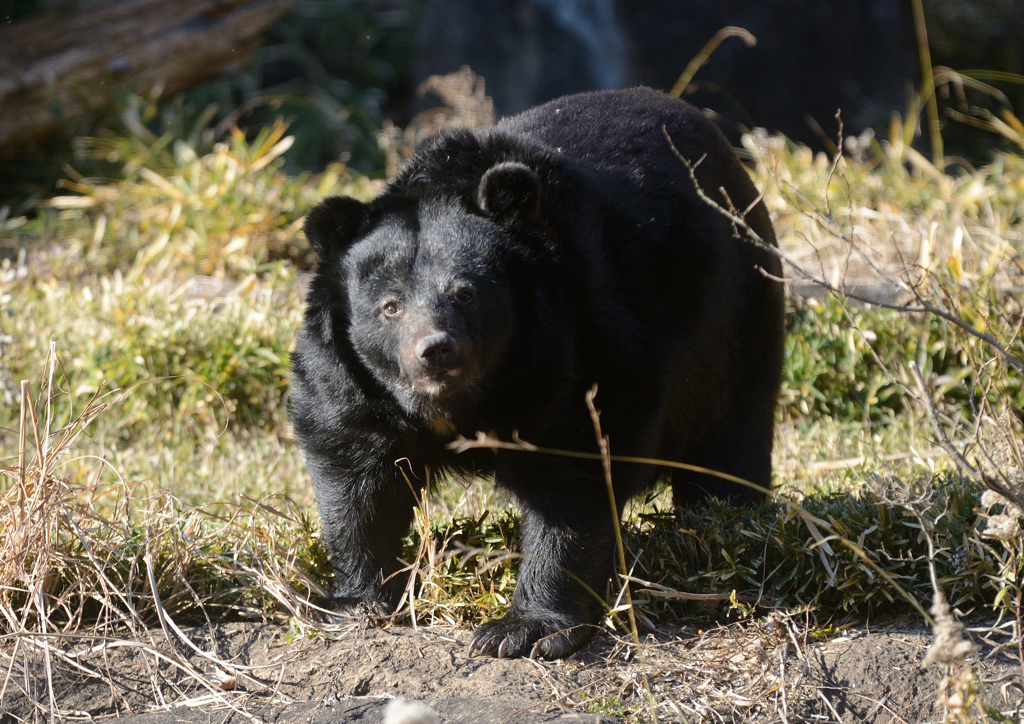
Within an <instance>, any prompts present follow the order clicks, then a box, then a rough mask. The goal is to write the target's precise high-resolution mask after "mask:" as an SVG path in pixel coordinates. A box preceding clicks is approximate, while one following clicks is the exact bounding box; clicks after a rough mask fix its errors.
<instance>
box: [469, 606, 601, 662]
mask: <svg viewBox="0 0 1024 724" xmlns="http://www.w3.org/2000/svg"><path fill="white" fill-rule="evenodd" d="M596 632H597V626H595V625H593V624H589V623H582V622H580V621H572V620H568V618H567V617H560V616H559V617H546V618H536V617H532V616H523V615H516V614H509V615H508V616H505V618H500V619H496V620H494V621H488V622H487V623H485V624H483V625H482V626H480V628H478V629H477V630H476V633H475V634H473V639H472V640H471V641H470V642H469V655H470V656H476V655H481V656H495V657H497V658H499V659H511V658H517V657H520V656H529V657H530V658H531V659H538V658H540V659H564V658H565V657H566V656H569V655H570V654H572V653H573V652H575V651H576V650H577V649H579V648H580V647H582V646H583V645H584V644H586V643H587V642H588V641H589V640H590V639H591V638H593V636H594V634H595V633H596Z"/></svg>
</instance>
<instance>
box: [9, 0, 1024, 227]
mask: <svg viewBox="0 0 1024 724" xmlns="http://www.w3.org/2000/svg"><path fill="white" fill-rule="evenodd" d="M923 9H924V13H925V17H926V18H927V34H928V40H929V43H930V48H931V63H932V65H933V66H934V68H935V73H936V77H937V78H938V79H940V80H944V81H945V82H942V83H940V84H939V86H938V90H937V95H938V100H939V120H940V123H941V127H942V135H943V138H944V140H945V151H946V154H947V155H949V156H950V157H951V158H952V160H953V161H954V162H956V161H962V162H964V163H969V164H974V165H978V164H982V163H985V162H987V161H988V160H989V156H990V155H991V153H992V151H993V149H999V148H1002V147H1004V146H1005V144H1006V143H1008V141H1007V138H1006V136H1005V134H1000V133H999V132H998V131H994V130H993V128H992V127H991V126H992V124H993V122H995V123H996V124H998V123H999V122H1000V121H999V118H1000V113H1001V112H1003V111H1004V110H1010V111H1011V112H1013V113H1014V117H1017V116H1019V115H1020V114H1021V109H1022V108H1024V86H1022V85H1021V80H1022V78H1021V74H1022V73H1024V0H923ZM730 26H732V27H736V28H742V29H744V30H745V31H747V33H746V34H737V35H732V36H729V37H725V38H724V39H721V42H720V44H719V45H718V46H717V48H714V49H713V52H711V53H710V55H707V56H706V57H705V58H704V60H705V61H706V62H705V64H704V65H703V66H702V67H698V66H699V62H698V63H697V64H695V66H692V67H691V68H690V70H695V71H696V72H693V73H688V74H687V76H688V77H684V78H683V81H684V83H683V85H682V86H680V87H678V88H676V90H677V92H679V93H681V94H682V96H683V97H684V98H686V99H687V100H688V101H690V102H691V103H693V104H695V105H697V106H700V107H702V108H705V109H707V112H708V113H709V114H711V115H712V116H713V117H714V118H716V120H717V121H718V123H719V124H720V126H721V128H722V130H723V131H725V133H726V134H727V135H728V136H729V137H730V139H731V140H732V141H733V142H734V144H737V145H738V140H739V137H740V134H741V132H743V131H744V130H747V129H750V128H753V127H764V128H767V129H768V130H769V131H773V132H774V131H778V132H781V133H783V134H785V135H786V136H787V137H789V138H790V139H792V140H793V141H796V142H799V143H803V144H807V145H809V146H810V147H811V148H812V149H814V150H826V151H834V149H835V145H836V143H837V137H838V132H839V125H838V121H837V119H836V113H837V111H839V110H841V118H842V123H843V131H844V134H845V135H847V136H862V134H863V133H864V132H865V131H866V130H868V129H871V130H872V131H873V132H874V133H875V134H876V135H877V136H878V137H881V138H885V137H887V135H888V133H889V131H888V128H889V127H890V124H891V123H892V119H893V117H894V114H902V115H903V116H907V115H908V114H911V115H913V114H915V113H917V114H920V108H919V107H918V108H917V109H915V107H914V106H915V102H917V100H919V99H920V90H921V88H922V83H921V67H922V65H921V58H920V53H919V50H920V49H919V45H918V41H917V35H916V33H915V23H914V15H913V11H912V4H911V0H772V1H771V2H764V1H763V0H721V1H720V2H714V3H710V2H702V1H700V0H628V1H627V0H179V1H178V2H175V3H165V2H163V1H162V0H0V205H7V206H8V207H10V213H11V214H12V215H13V214H17V213H25V212H26V211H30V209H31V204H32V201H33V200H36V199H40V198H46V197H48V196H51V195H53V193H55V192H56V190H57V188H56V186H55V183H56V181H57V180H58V179H60V178H63V177H64V176H66V166H67V164H69V163H71V164H73V165H74V167H75V169H76V171H77V172H79V173H82V174H85V175H87V176H114V175H118V174H117V170H118V168H119V166H116V165H110V164H107V165H109V166H110V167H109V168H108V167H106V166H105V162H104V159H103V158H96V157H95V156H96V154H91V157H90V154H88V153H83V152H82V149H79V150H78V154H77V157H76V151H75V147H74V145H73V143H72V139H74V138H76V137H81V136H95V135H97V134H104V133H109V134H119V133H124V132H126V131H127V132H135V133H138V132H140V131H141V130H142V129H141V128H140V127H139V126H145V127H146V128H147V129H148V130H149V132H151V133H153V134H155V135H156V136H157V137H159V136H162V135H163V134H165V133H166V132H167V131H168V130H170V131H172V132H173V133H174V134H175V135H176V136H177V137H180V138H183V139H185V140H187V141H189V142H190V143H191V145H192V146H194V147H195V149H194V150H195V151H196V152H197V153H201V152H202V151H203V150H204V147H206V150H208V147H210V146H211V145H212V144H213V143H214V142H216V141H217V140H218V138H220V137H222V136H224V135H225V134H226V133H227V132H228V130H229V129H230V128H231V127H232V126H233V125H237V126H238V127H239V128H241V129H243V130H244V131H246V132H248V133H250V134H252V133H255V130H254V129H258V128H261V127H264V126H266V125H267V124H269V123H271V122H272V121H273V120H274V119H275V118H279V117H280V118H284V119H287V120H290V122H291V126H290V133H291V134H292V135H294V136H295V142H294V143H293V145H292V146H291V148H289V149H288V150H287V152H286V153H285V159H286V170H287V171H289V172H291V173H295V172H298V171H301V170H309V171H317V170H321V169H323V168H325V167H326V166H327V165H328V164H330V163H332V162H335V161H338V160H344V161H345V162H346V163H347V164H348V165H349V166H350V167H351V168H353V169H354V170H356V171H359V172H361V173H365V174H369V175H371V176H373V175H383V174H385V173H386V172H387V171H388V170H389V163H388V161H389V153H390V154H391V156H392V159H391V160H392V163H391V166H394V165H395V163H396V162H400V154H399V155H398V156H396V148H397V147H398V146H403V144H404V149H403V151H404V152H408V146H409V144H410V143H412V144H413V145H414V144H415V141H416V139H417V138H419V137H420V136H421V135H429V132H430V131H429V130H428V131H427V132H425V133H424V132H422V128H421V127H422V126H423V125H424V118H429V117H430V116H429V113H430V109H431V108H433V107H436V106H440V105H444V102H447V105H448V110H447V111H446V112H447V113H448V114H449V116H450V115H451V112H452V111H451V106H452V102H453V98H455V99H456V100H457V98H458V97H460V93H461V94H462V96H465V95H466V94H467V93H469V94H472V91H473V90H475V91H476V92H477V94H478V96H480V97H482V96H483V94H486V96H487V97H489V98H491V99H493V112H494V114H496V116H497V117H501V116H503V115H506V114H510V113H515V112H517V111H520V110H523V109H525V108H528V107H530V106H532V105H535V104H537V103H540V102H543V101H545V100H548V99H550V98H554V97H556V96H559V95H562V94H565V93H572V92H576V91H582V90H588V89H595V88H616V87H623V86H629V85H634V84H644V85H648V86H652V87H654V88H660V89H663V90H666V91H667V90H670V89H672V88H673V87H674V86H676V85H677V82H678V81H680V77H681V76H683V74H684V71H686V70H687V68H688V66H689V65H690V63H691V61H693V60H694V58H699V57H702V56H701V53H702V48H705V44H707V43H708V42H709V40H711V39H712V38H713V37H714V36H715V35H716V33H718V31H719V30H720V29H722V28H726V27H730ZM737 32H738V31H737ZM467 66H468V67H469V68H470V69H471V70H472V72H473V73H475V74H476V76H478V77H479V79H481V80H478V81H477V84H476V85H474V84H473V79H472V77H468V79H465V80H464V82H463V84H462V85H463V86H465V87H463V88H461V90H460V88H451V87H449V88H448V96H447V97H443V98H441V99H439V98H438V97H437V95H438V93H436V92H435V93H431V92H429V90H427V89H426V87H425V86H424V82H425V81H426V80H427V79H428V78H430V77H431V76H435V75H440V74H449V73H453V72H456V71H459V70H460V69H461V68H463V67H467ZM947 68H949V69H953V70H955V71H957V72H958V73H959V75H952V74H950V75H943V74H944V73H945V69H947ZM467 83H468V85H466V84H467ZM438 89H439V87H438V86H436V85H435V87H434V90H435V91H437V90H438ZM441 90H442V91H444V89H443V88H442V89H441ZM481 91H482V93H481ZM440 95H442V96H444V95H445V94H444V92H442V93H441V94H440ZM918 105H920V104H918ZM424 112H426V113H427V114H428V116H424V115H423V114H424ZM467 112H468V111H467ZM473 112H475V113H476V114H477V115H480V114H481V113H482V114H483V116H484V119H483V121H486V120H487V119H486V116H487V115H488V113H489V112H490V111H489V108H483V107H482V106H480V104H479V103H478V104H477V108H476V109H475V111H473ZM418 114H419V115H418ZM921 115H923V114H921ZM918 117H920V115H915V116H914V118H912V120H913V121H914V122H915V123H916V122H917V118H918ZM435 120H436V119H435ZM479 120H480V119H477V121H478V122H479ZM410 124H413V125H416V127H417V129H418V130H417V131H416V132H414V133H413V134H412V136H410V135H409V133H405V134H404V136H403V134H402V133H399V132H398V131H397V130H396V129H407V128H408V127H409V126H410ZM425 125H426V126H429V127H430V129H433V130H436V127H437V123H436V122H434V121H431V122H429V123H426V124H425ZM926 125H927V124H926ZM417 133H419V135H416V134H417ZM917 143H918V144H919V145H920V147H921V148H922V149H926V148H927V147H928V132H927V129H925V130H924V132H923V133H921V134H920V135H919V136H918V141H917ZM390 170H392V171H393V168H392V169H390Z"/></svg>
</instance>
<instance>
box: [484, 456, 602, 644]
mask: <svg viewBox="0 0 1024 724" xmlns="http://www.w3.org/2000/svg"><path fill="white" fill-rule="evenodd" d="M599 474H600V473H598V475H599ZM574 482H576V483H577V484H575V485H572V484H567V481H565V480H551V479H550V477H548V479H547V481H546V483H544V484H543V488H541V487H540V486H537V485H534V486H532V487H531V489H530V490H529V492H525V491H522V490H519V491H517V493H518V497H519V499H520V501H521V505H522V535H521V538H520V550H521V554H522V558H521V562H520V566H519V577H518V581H517V583H516V590H515V594H514V595H513V598H512V605H511V607H510V608H509V611H508V613H507V614H506V615H505V617H504V618H501V619H497V620H493V621H488V622H487V623H485V624H483V625H482V626H480V628H479V629H477V631H476V633H475V634H474V636H473V639H472V641H471V642H470V647H469V652H470V654H471V655H473V654H484V655H489V656H497V657H499V658H505V657H516V656H526V655H529V656H531V657H540V658H545V659H556V658H563V657H565V656H568V655H569V654H571V653H573V652H574V651H576V650H577V649H578V648H580V647H581V646H583V645H584V644H585V643H587V641H589V640H590V638H591V637H592V636H593V635H594V633H595V632H596V630H597V627H598V625H599V624H600V621H601V619H602V618H603V616H604V596H605V587H606V584H607V582H608V579H609V577H610V575H611V573H612V572H613V570H614V569H613V563H614V558H613V555H614V541H615V538H614V531H613V529H612V519H611V509H610V506H609V503H608V496H607V493H606V492H605V490H604V485H603V483H602V482H601V481H600V478H594V477H590V478H589V479H588V480H587V481H586V482H584V481H574Z"/></svg>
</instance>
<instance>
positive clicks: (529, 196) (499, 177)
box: [476, 161, 540, 223]
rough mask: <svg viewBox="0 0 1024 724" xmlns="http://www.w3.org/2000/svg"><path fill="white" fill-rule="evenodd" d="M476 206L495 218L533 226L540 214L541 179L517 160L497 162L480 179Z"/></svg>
mask: <svg viewBox="0 0 1024 724" xmlns="http://www.w3.org/2000/svg"><path fill="white" fill-rule="evenodd" d="M476 203H477V206H479V207H480V210H481V211H482V212H484V213H485V214H487V215H488V216H491V217H494V218H495V219H498V220H501V221H518V222H520V223H529V222H531V221H534V220H535V219H536V218H537V217H538V216H539V215H540V178H538V177H537V174H536V173H534V172H533V169H531V168H530V167H529V166H526V165H525V164H521V163H518V162H517V161H505V162H503V163H496V164H494V165H493V166H491V167H490V168H489V169H487V172H486V173H484V175H483V176H482V177H481V178H480V184H479V186H477V189H476Z"/></svg>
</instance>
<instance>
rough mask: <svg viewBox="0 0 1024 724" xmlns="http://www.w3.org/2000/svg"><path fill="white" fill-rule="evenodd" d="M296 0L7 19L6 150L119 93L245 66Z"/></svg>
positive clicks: (110, 6) (1, 48) (122, 3)
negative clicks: (272, 26)
mask: <svg viewBox="0 0 1024 724" xmlns="http://www.w3.org/2000/svg"><path fill="white" fill-rule="evenodd" d="M290 8H291V0H110V2H106V3H103V4H102V5H101V6H100V7H96V6H91V7H89V8H87V9H82V10H77V11H71V12H67V11H65V12H60V13H56V12H55V13H50V14H48V15H44V16H40V17H34V18H29V19H25V20H22V21H19V22H17V23H14V24H11V25H7V26H4V27H2V28H0V153H3V151H4V149H7V150H10V149H11V148H17V147H18V146H21V145H23V144H25V143H30V142H32V141H33V140H36V139H38V138H40V137H42V136H45V135H47V134H50V133H52V132H53V131H55V130H57V129H59V127H60V126H61V124H63V123H66V122H67V121H68V120H70V119H73V118H75V117H76V116H79V115H81V114H82V113H84V112H87V111H94V110H97V109H101V108H105V107H108V106H109V105H110V104H111V103H112V102H113V100H114V97H115V95H116V94H118V93H121V92H124V91H134V92H137V93H141V94H147V93H151V92H152V91H153V90H154V88H162V89H163V92H164V93H175V92H177V91H179V90H183V89H185V88H188V87H190V86H193V85H196V84H199V83H202V82H204V81H207V80H211V79H213V78H216V77H218V76H220V75H223V74H225V73H231V72H233V71H237V70H238V69H239V68H241V66H242V65H243V64H244V63H245V62H247V61H248V60H249V58H250V57H251V56H252V54H253V52H255V50H256V49H257V48H258V47H259V45H260V42H261V33H262V32H263V31H264V30H266V29H267V28H268V27H269V26H270V25H271V24H273V23H274V22H275V21H276V20H278V19H279V18H281V17H282V16H283V15H284V14H285V13H287V12H288V10H289V9H290Z"/></svg>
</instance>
